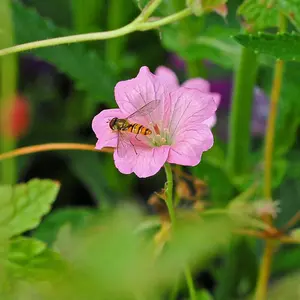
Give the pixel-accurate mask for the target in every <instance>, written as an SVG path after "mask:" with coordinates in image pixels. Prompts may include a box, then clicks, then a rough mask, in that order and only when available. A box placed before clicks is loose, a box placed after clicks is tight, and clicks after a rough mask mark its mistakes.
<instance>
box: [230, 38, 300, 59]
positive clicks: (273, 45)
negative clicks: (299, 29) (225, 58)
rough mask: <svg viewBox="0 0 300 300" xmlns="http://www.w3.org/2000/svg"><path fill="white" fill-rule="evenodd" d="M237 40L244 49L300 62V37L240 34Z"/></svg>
mask: <svg viewBox="0 0 300 300" xmlns="http://www.w3.org/2000/svg"><path fill="white" fill-rule="evenodd" d="M234 38H235V40H236V41H238V42H239V43H240V44H241V45H243V46H244V47H247V48H250V49H252V50H254V51H256V52H259V53H264V54H268V55H271V56H274V57H276V58H277V59H282V60H291V61H300V35H297V34H295V33H281V34H276V35H274V34H268V33H259V34H239V35H236V36H235V37H234Z"/></svg>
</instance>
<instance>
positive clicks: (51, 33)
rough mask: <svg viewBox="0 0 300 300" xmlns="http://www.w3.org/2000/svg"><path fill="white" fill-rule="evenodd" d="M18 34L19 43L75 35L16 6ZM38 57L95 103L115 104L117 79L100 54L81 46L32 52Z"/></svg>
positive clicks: (15, 20)
mask: <svg viewBox="0 0 300 300" xmlns="http://www.w3.org/2000/svg"><path fill="white" fill-rule="evenodd" d="M13 12H14V24H15V34H16V40H17V43H18V44H21V43H27V42H32V41H36V40H43V39H49V38H55V37H61V36H67V35H70V34H72V33H71V32H68V31H67V30H65V29H61V28H58V27H56V26H55V25H54V24H53V23H52V22H51V21H50V20H47V19H44V18H42V17H41V16H40V15H38V13H37V12H36V11H34V10H33V9H31V8H27V7H25V6H23V5H21V4H20V3H19V2H14V3H13ZM32 52H33V53H34V55H36V56H37V57H39V58H41V59H43V60H45V61H47V62H49V63H51V64H53V65H55V66H56V67H57V68H58V70H59V71H61V72H63V73H65V74H67V75H68V76H70V78H71V79H73V80H74V82H75V85H76V87H77V89H78V90H80V91H84V92H86V93H87V97H88V98H90V99H93V101H98V102H103V103H107V104H110V105H111V104H112V100H111V99H113V85H114V84H115V82H116V81H117V80H116V77H115V75H114V72H113V71H112V69H111V68H110V67H109V66H108V64H107V63H105V62H104V61H102V60H101V58H100V56H99V55H98V53H97V52H96V51H94V50H89V49H88V48H87V47H86V46H85V45H84V44H82V43H75V44H70V45H60V46H55V47H47V48H42V49H35V50H32Z"/></svg>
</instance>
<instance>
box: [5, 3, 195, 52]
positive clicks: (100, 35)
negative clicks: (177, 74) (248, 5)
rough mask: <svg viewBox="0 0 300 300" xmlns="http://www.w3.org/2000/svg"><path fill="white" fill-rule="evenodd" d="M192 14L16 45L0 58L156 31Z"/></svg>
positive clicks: (187, 11) (186, 13)
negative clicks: (29, 51) (45, 48)
mask: <svg viewBox="0 0 300 300" xmlns="http://www.w3.org/2000/svg"><path fill="white" fill-rule="evenodd" d="M191 14H192V11H191V9H190V8H186V9H184V10H182V11H180V12H178V13H175V14H173V15H170V16H168V17H165V18H162V19H160V20H158V21H150V22H143V21H142V20H141V19H140V18H139V17H138V18H136V19H135V20H133V21H132V22H131V23H130V24H128V25H126V26H124V27H121V28H119V29H116V30H110V31H104V32H94V33H86V34H76V35H70V36H65V37H59V38H54V39H47V40H41V41H36V42H30V43H26V44H21V45H17V46H14V47H9V48H5V49H2V50H0V56H3V55H7V54H11V53H17V52H22V51H27V50H32V49H37V48H44V47H48V46H57V45H63V44H71V43H79V42H88V41H98V40H107V39H113V38H116V37H119V36H123V35H126V34H129V33H132V32H135V31H146V30H150V29H156V28H159V27H161V26H164V25H166V24H169V23H172V22H175V21H178V20H180V19H182V18H185V17H187V16H189V15H191Z"/></svg>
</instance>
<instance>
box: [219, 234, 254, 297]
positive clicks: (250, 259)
mask: <svg viewBox="0 0 300 300" xmlns="http://www.w3.org/2000/svg"><path fill="white" fill-rule="evenodd" d="M257 270H258V263H257V260H256V255H255V253H254V251H253V247H252V245H251V243H250V240H249V239H248V238H247V237H236V238H235V239H233V240H232V242H231V244H230V248H229V249H228V252H227V253H226V256H225V261H224V264H223V266H222V268H221V270H220V273H219V276H218V282H219V285H218V286H217V289H216V299H217V300H231V299H236V298H237V297H238V296H239V295H238V292H239V290H240V289H241V285H242V283H243V284H246V286H247V289H248V290H247V291H246V292H247V293H249V291H251V289H253V287H254V286H255V283H256V276H257ZM229 274H230V275H229Z"/></svg>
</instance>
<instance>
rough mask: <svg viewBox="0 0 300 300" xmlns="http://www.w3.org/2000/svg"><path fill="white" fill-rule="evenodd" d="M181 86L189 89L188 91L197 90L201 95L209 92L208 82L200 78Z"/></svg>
mask: <svg viewBox="0 0 300 300" xmlns="http://www.w3.org/2000/svg"><path fill="white" fill-rule="evenodd" d="M181 86H183V87H186V88H189V89H198V90H200V91H201V92H203V93H209V91H210V84H209V82H208V81H207V80H204V79H202V78H192V79H188V80H186V81H185V82H184V83H183V84H182V85H181Z"/></svg>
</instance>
